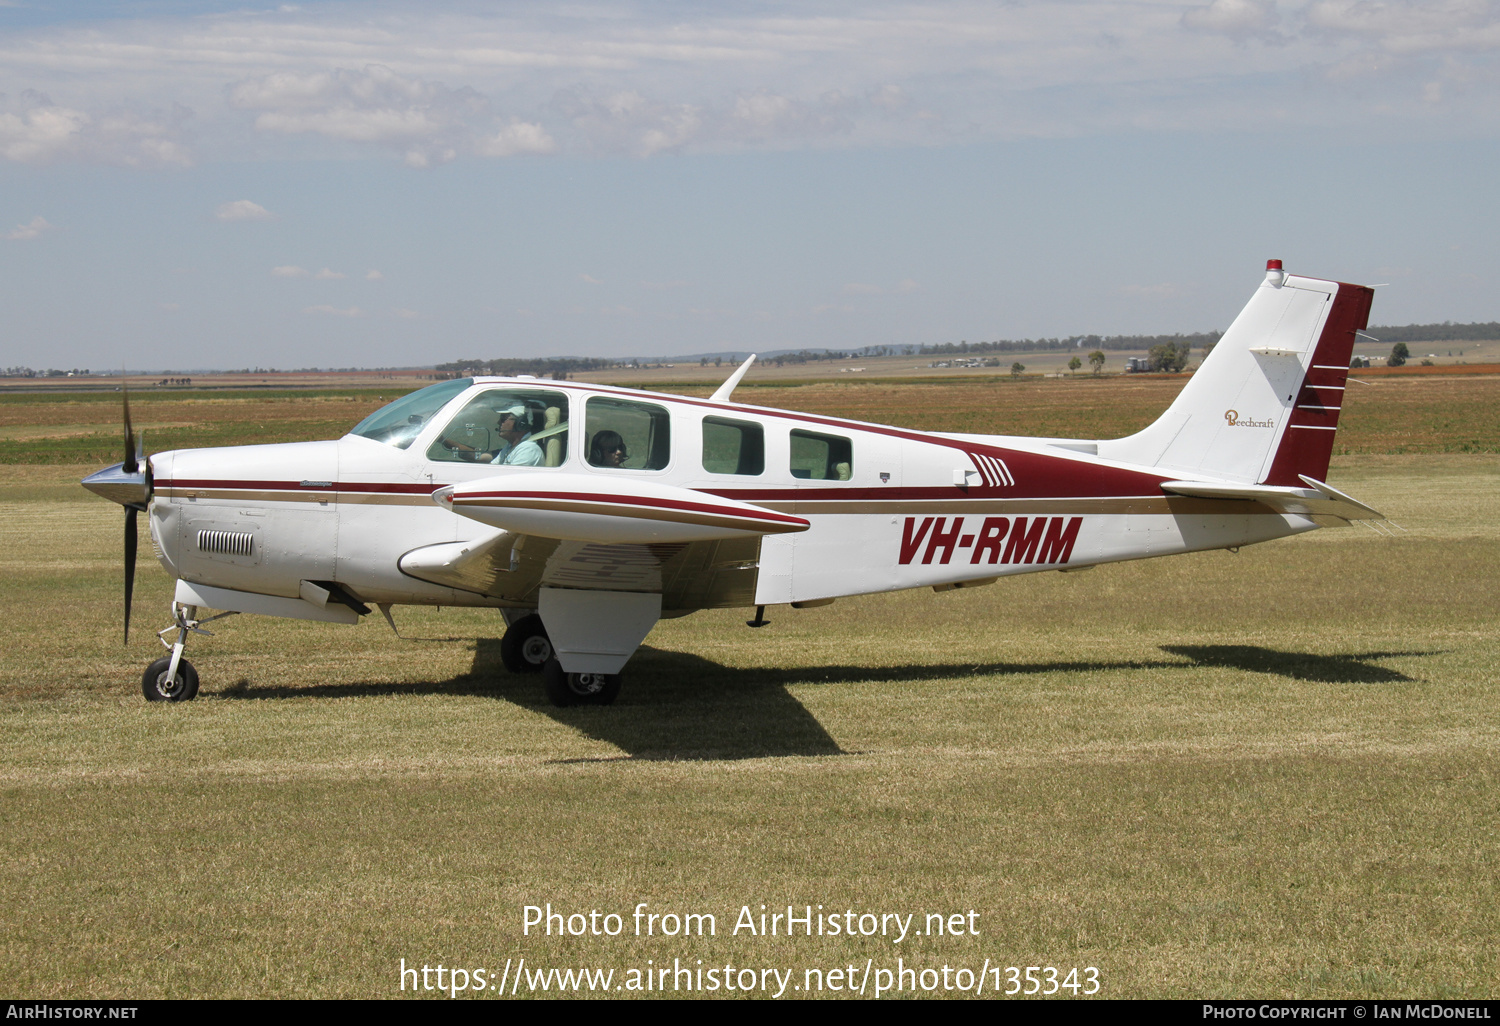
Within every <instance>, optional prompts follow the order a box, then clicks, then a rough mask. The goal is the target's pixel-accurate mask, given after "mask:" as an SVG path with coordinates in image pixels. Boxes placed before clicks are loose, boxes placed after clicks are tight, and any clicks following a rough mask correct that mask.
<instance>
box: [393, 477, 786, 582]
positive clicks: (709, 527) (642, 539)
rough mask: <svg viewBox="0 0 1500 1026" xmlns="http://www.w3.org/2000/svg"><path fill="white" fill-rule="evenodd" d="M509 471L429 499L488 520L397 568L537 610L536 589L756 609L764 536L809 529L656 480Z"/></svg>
mask: <svg viewBox="0 0 1500 1026" xmlns="http://www.w3.org/2000/svg"><path fill="white" fill-rule="evenodd" d="M604 484H605V485H606V487H605V488H603V489H601V482H600V481H599V479H598V478H596V477H592V476H589V477H583V476H582V475H565V474H548V475H545V477H537V476H534V475H515V474H512V475H506V476H504V477H500V478H487V479H484V480H480V481H472V482H468V483H465V484H462V485H455V486H451V487H449V488H444V489H440V490H439V491H438V492H437V493H435V494H434V496H433V499H434V501H435V502H438V503H439V504H440V505H443V506H445V507H447V508H449V509H452V510H453V512H455V513H458V514H460V515H462V516H465V517H468V518H469V519H472V520H475V521H478V522H479V523H483V524H486V525H488V526H490V527H491V528H492V531H491V533H489V534H487V535H485V536H483V537H481V538H478V539H475V540H473V541H467V542H450V543H445V544H439V545H428V546H423V547H422V548H419V549H414V550H412V551H410V552H407V553H406V554H405V555H403V556H402V557H401V561H400V566H401V570H402V572H404V573H407V574H410V575H411V576H413V577H417V578H419V579H422V580H426V581H431V582H433V583H435V584H442V585H445V586H447V587H451V588H457V589H460V590H463V591H470V592H475V593H477V594H481V595H486V596H490V597H493V598H500V599H504V600H506V601H508V602H515V603H517V604H521V605H527V604H532V605H534V604H535V599H536V594H537V591H538V589H540V588H543V587H555V588H573V589H581V590H602V591H624V592H654V593H659V594H661V596H662V608H663V609H664V610H667V611H671V610H675V609H684V610H686V609H694V608H714V607H724V606H730V607H732V606H743V605H750V604H753V599H754V595H755V577H756V569H757V567H758V565H759V558H760V540H761V538H762V537H763V536H764V535H766V534H783V533H788V532H797V531H805V530H807V527H808V522H807V521H806V520H804V519H803V518H801V517H795V516H790V515H788V514H785V513H780V512H777V511H774V510H768V509H765V508H763V507H760V506H754V505H751V504H749V503H743V502H738V501H736V500H733V499H725V498H721V497H719V496H715V495H708V494H705V493H702V492H696V491H693V490H691V489H685V488H674V487H670V486H666V485H660V484H656V483H654V482H640V481H621V482H618V483H616V482H612V481H611V482H605V483H604Z"/></svg>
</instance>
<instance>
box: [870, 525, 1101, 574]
mask: <svg viewBox="0 0 1500 1026" xmlns="http://www.w3.org/2000/svg"><path fill="white" fill-rule="evenodd" d="M975 519H978V518H975ZM964 520H965V518H964V517H954V518H953V524H952V526H949V525H948V518H947V517H922V518H921V520H920V521H919V520H918V519H917V518H916V517H907V518H906V524H905V526H904V527H902V529H901V556H900V559H899V560H898V562H899V563H901V564H903V565H904V564H907V563H910V562H912V561H913V560H915V559H916V558H917V554H918V553H919V552H920V553H921V556H922V558H921V562H923V563H933V562H936V563H948V562H950V561H951V560H952V559H953V553H954V552H955V551H962V550H966V551H967V552H968V554H969V562H970V563H986V562H988V563H1066V562H1067V561H1068V558H1069V557H1070V556H1072V555H1073V543H1074V542H1076V541H1077V540H1078V528H1079V527H1080V526H1081V525H1082V524H1083V517H1072V518H1071V519H1069V518H1067V517H1051V518H1048V517H1032V518H1030V523H1028V522H1027V518H1026V517H1016V518H1015V519H1014V520H1011V519H1010V518H1009V517H985V518H984V523H983V524H981V525H980V527H979V530H978V531H977V532H975V533H973V534H964V530H963V529H964ZM924 542H925V543H926V547H925V548H924V547H923V543H924ZM959 561H960V562H962V559H960V560H959Z"/></svg>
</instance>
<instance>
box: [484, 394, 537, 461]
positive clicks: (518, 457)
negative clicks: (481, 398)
mask: <svg viewBox="0 0 1500 1026" xmlns="http://www.w3.org/2000/svg"><path fill="white" fill-rule="evenodd" d="M499 414H500V432H499V434H500V437H501V438H503V439H505V441H506V442H507V443H508V445H509V448H506V449H502V450H501V451H500V452H498V453H496V454H495V458H494V459H492V460H491V461H490V462H491V463H503V464H504V465H505V466H507V467H540V466H541V465H542V447H541V446H540V445H538V444H537V443H536V442H533V441H531V435H532V431H531V411H530V410H528V409H527V408H526V407H525V406H523V405H521V404H520V403H516V404H515V405H514V406H507V407H506V408H504V409H502V410H500V411H499Z"/></svg>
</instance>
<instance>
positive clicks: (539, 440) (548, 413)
mask: <svg viewBox="0 0 1500 1026" xmlns="http://www.w3.org/2000/svg"><path fill="white" fill-rule="evenodd" d="M427 458H428V459H430V460H436V461H439V462H443V463H488V464H493V465H497V466H507V467H560V466H562V465H563V463H564V462H565V461H566V460H567V458H568V397H567V396H566V395H564V394H563V393H561V392H543V391H539V390H535V389H520V388H491V389H487V390H485V391H483V392H480V393H479V394H478V395H477V396H475V397H474V398H473V399H470V400H469V401H468V402H467V403H465V404H464V405H463V407H462V408H461V409H460V410H459V411H458V413H457V414H456V415H455V416H454V417H453V419H452V420H450V421H448V424H447V426H446V427H444V428H443V431H442V433H441V434H439V435H438V437H437V441H435V442H433V443H432V445H431V446H429V447H428V449H427Z"/></svg>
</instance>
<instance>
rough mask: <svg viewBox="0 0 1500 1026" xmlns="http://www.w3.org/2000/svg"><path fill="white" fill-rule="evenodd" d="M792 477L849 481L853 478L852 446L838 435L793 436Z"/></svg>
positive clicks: (802, 433)
mask: <svg viewBox="0 0 1500 1026" xmlns="http://www.w3.org/2000/svg"><path fill="white" fill-rule="evenodd" d="M792 476H793V477H805V478H811V479H812V480H814V481H847V480H849V479H850V478H851V477H853V476H854V454H853V446H851V445H850V444H849V439H847V438H840V437H839V436H838V435H818V434H814V433H813V432H811V431H793V432H792Z"/></svg>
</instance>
